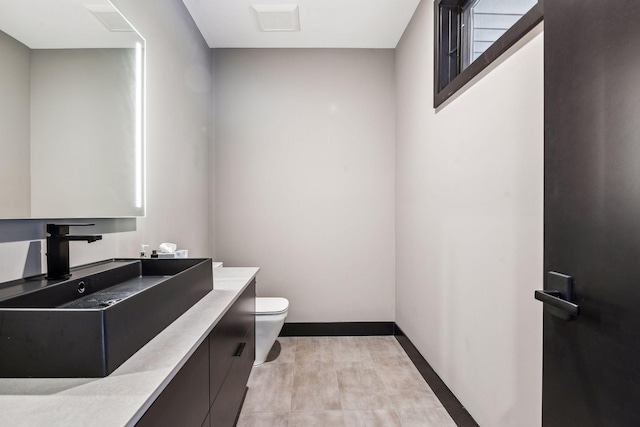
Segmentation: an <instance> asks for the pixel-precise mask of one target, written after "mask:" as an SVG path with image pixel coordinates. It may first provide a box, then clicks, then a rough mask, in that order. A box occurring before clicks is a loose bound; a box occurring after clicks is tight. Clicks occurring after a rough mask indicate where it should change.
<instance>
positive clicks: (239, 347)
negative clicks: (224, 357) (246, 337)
mask: <svg viewBox="0 0 640 427" xmlns="http://www.w3.org/2000/svg"><path fill="white" fill-rule="evenodd" d="M246 345H247V343H246V342H242V343H240V345H239V346H238V349H237V350H236V354H234V357H240V356H242V352H243V351H244V346H246Z"/></svg>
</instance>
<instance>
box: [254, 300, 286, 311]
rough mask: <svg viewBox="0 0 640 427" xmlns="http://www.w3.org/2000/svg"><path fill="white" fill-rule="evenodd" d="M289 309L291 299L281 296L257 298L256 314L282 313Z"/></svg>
mask: <svg viewBox="0 0 640 427" xmlns="http://www.w3.org/2000/svg"><path fill="white" fill-rule="evenodd" d="M288 309H289V300H288V299H286V298H280V297H259V298H256V314H282V313H284V312H286V311H287V310H288Z"/></svg>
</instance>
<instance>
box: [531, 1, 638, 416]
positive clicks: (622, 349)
mask: <svg viewBox="0 0 640 427" xmlns="http://www.w3.org/2000/svg"><path fill="white" fill-rule="evenodd" d="M544 7H545V17H544V19H545V24H544V26H545V30H544V32H545V34H544V37H545V208H544V215H545V248H544V251H545V254H544V264H545V265H544V268H545V290H546V291H547V292H548V294H549V296H550V297H551V298H547V300H548V303H547V304H545V305H544V307H545V314H544V344H543V345H544V357H543V362H544V366H543V372H544V375H543V425H544V426H545V427H554V426H561V427H571V426H580V427H589V426H598V427H602V426H614V427H615V426H621V427H626V426H640V1H638V0H545V5H544ZM549 272H555V273H560V274H555V273H549ZM566 276H569V277H566ZM571 280H572V281H573V295H572V296H568V295H566V292H567V291H566V289H564V288H563V287H564V286H565V284H566V283H568V282H570V281H571ZM553 290H558V291H560V294H554V293H553V292H552V291H553ZM557 296H559V297H560V300H563V299H567V298H569V299H571V300H572V302H573V303H575V304H576V305H577V306H578V307H579V314H577V316H571V317H573V319H572V320H565V318H566V317H570V313H571V312H572V310H574V309H575V307H573V306H571V305H569V304H566V305H564V306H563V304H562V301H560V303H558V301H556V300H554V299H553V297H557ZM554 304H555V307H554V306H553V305H554ZM574 312H575V311H574ZM563 317H565V318H563Z"/></svg>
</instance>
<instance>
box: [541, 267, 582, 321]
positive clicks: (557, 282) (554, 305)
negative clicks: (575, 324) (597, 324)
mask: <svg viewBox="0 0 640 427" xmlns="http://www.w3.org/2000/svg"><path fill="white" fill-rule="evenodd" d="M545 287H546V288H548V289H545V290H539V291H535V293H534V297H535V298H536V299H537V300H538V301H542V302H543V303H544V304H546V305H548V307H547V308H546V309H545V311H546V312H548V313H549V314H551V315H553V316H556V317H559V318H561V319H564V320H571V319H573V318H574V317H575V316H577V315H578V314H580V307H578V305H577V304H574V303H572V302H571V299H572V297H573V277H571V276H568V275H566V274H562V273H558V272H557V271H549V272H548V273H547V284H546V286H545Z"/></svg>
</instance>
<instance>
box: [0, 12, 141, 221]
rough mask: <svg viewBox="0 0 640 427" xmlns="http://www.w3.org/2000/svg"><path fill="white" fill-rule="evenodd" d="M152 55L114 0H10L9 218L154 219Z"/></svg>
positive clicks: (0, 188) (4, 25)
mask: <svg viewBox="0 0 640 427" xmlns="http://www.w3.org/2000/svg"><path fill="white" fill-rule="evenodd" d="M144 49H145V42H144V39H143V38H142V36H141V35H140V34H139V33H138V32H137V31H135V29H134V28H133V27H132V26H131V25H130V23H129V22H128V21H127V20H126V18H125V17H124V16H123V15H121V14H120V13H119V12H118V10H117V9H116V8H115V7H114V6H113V5H112V4H111V3H110V2H109V1H108V0H0V153H1V154H0V218H2V219H22V218H117V217H134V216H143V215H144V200H145V194H144Z"/></svg>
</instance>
